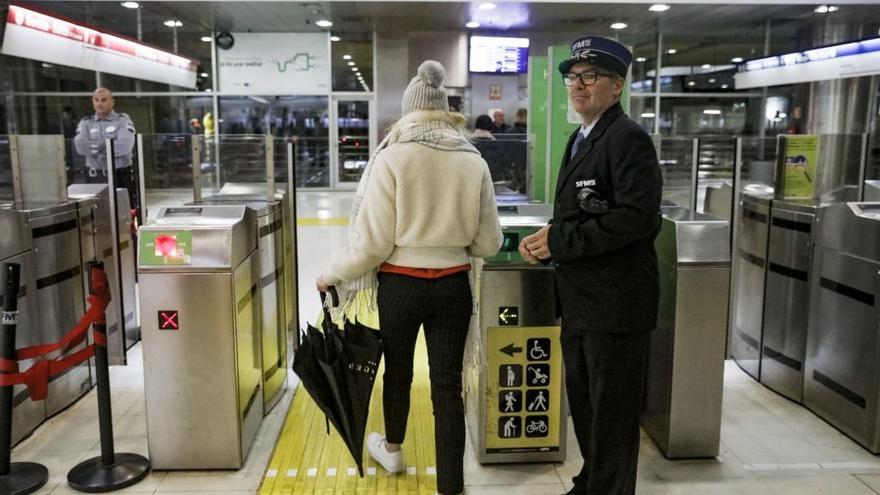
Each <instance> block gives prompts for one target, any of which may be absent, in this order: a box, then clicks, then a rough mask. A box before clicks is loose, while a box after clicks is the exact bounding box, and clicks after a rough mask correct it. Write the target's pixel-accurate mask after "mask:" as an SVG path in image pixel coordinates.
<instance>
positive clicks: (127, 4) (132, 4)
mask: <svg viewBox="0 0 880 495" xmlns="http://www.w3.org/2000/svg"><path fill="white" fill-rule="evenodd" d="M120 5H122V6H123V7H125V8H127V9H136V8H138V7H140V4H139V3H137V2H122V3H121V4H120Z"/></svg>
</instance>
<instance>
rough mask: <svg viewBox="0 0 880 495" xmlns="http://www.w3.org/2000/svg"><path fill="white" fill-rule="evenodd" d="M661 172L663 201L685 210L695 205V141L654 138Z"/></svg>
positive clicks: (679, 138)
mask: <svg viewBox="0 0 880 495" xmlns="http://www.w3.org/2000/svg"><path fill="white" fill-rule="evenodd" d="M654 144H655V145H656V146H657V151H658V160H659V162H660V171H661V172H662V174H663V194H662V199H663V200H665V201H668V202H670V203H674V204H676V205H678V206H682V207H684V208H691V207H692V205H693V170H694V139H693V138H686V137H660V136H655V137H654Z"/></svg>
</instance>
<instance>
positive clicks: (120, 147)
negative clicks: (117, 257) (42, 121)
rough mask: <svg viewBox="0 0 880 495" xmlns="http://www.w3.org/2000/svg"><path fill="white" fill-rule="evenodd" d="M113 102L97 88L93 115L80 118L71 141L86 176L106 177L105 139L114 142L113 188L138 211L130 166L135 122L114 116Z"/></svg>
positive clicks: (101, 89) (107, 94)
mask: <svg viewBox="0 0 880 495" xmlns="http://www.w3.org/2000/svg"><path fill="white" fill-rule="evenodd" d="M115 104H116V101H115V100H114V99H113V94H112V93H111V92H110V90H109V89H107V88H98V89H96V90H95V92H94V93H93V94H92V106H93V107H94V108H95V114H94V115H90V116H88V117H83V119H82V120H80V121H79V125H78V126H77V128H76V137H74V138H73V143H74V146H75V147H76V151H77V153H79V154H80V155H82V156H84V157H85V159H86V166H87V167H88V168H89V176H90V177H97V176H98V174H104V175H105V176H106V170H107V151H106V150H105V149H104V148H105V146H106V140H107V139H114V140H115V143H114V153H113V154H114V156H115V166H116V187H124V188H125V189H126V190H128V199H129V202H130V205H131V208H133V209H138V208H139V205H140V201H139V196H140V191H139V187H138V180H137V174H136V172H135V168H134V167H133V166H132V160H131V151H132V149H133V148H134V135H135V130H134V123H132V121H131V119H130V118H129V117H128V115H126V114H124V113H116V112H114V111H113V106H114V105H115Z"/></svg>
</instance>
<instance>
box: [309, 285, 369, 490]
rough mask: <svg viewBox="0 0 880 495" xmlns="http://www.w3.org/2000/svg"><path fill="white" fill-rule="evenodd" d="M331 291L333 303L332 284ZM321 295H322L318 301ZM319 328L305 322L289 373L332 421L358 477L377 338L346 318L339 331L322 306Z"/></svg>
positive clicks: (361, 468) (325, 307) (361, 461)
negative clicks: (321, 320)
mask: <svg viewBox="0 0 880 495" xmlns="http://www.w3.org/2000/svg"><path fill="white" fill-rule="evenodd" d="M331 295H332V297H333V301H334V305H337V304H338V300H337V296H336V292H335V290H334V289H333V288H331ZM325 298H326V296H325V295H324V294H323V293H322V294H321V301H322V303H323V302H325ZM321 326H322V327H323V330H324V332H323V333H322V332H321V331H319V330H318V329H317V328H315V327H313V326H311V325H309V326H308V327H307V328H306V331H305V332H304V333H305V335H303V336H302V341H301V344H300V347H299V348H298V349H297V351H296V354H295V356H294V359H293V371H294V372H295V373H296V374H297V376H299V378H300V380H301V381H302V384H303V386H304V387H305V388H306V391H308V392H309V395H311V396H312V399H313V400H314V401H315V403H317V404H318V407H319V408H320V409H321V411H323V412H324V415H325V416H326V417H327V421H328V423H333V426H334V427H335V428H336V431H337V432H339V435H340V436H341V437H342V440H343V442H345V446H346V447H348V450H349V452H351V455H352V457H353V458H354V460H355V462H356V463H357V467H358V473H360V475H361V476H363V475H364V468H363V450H364V434H365V433H366V431H365V430H366V425H367V416H368V415H369V411H370V396H371V395H372V393H373V384H374V383H375V381H376V370H377V369H378V367H379V360H380V359H381V357H382V342H381V340H380V339H379V332H378V331H376V330H374V329H372V328H369V327H366V326H364V325H361V324H360V323H357V322H355V323H351V322H349V321H346V323H345V330H344V331H342V330H340V328H339V327H338V326H337V325H335V324H334V323H333V321H332V318H331V316H330V311H329V310H328V309H327V306H326V304H325V305H324V320H323V322H322V325H321ZM328 431H329V425H328Z"/></svg>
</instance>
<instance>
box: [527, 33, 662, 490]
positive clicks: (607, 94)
mask: <svg viewBox="0 0 880 495" xmlns="http://www.w3.org/2000/svg"><path fill="white" fill-rule="evenodd" d="M631 61H632V53H630V51H629V50H627V49H626V48H625V47H624V46H622V45H620V44H619V43H617V42H616V41H612V40H609V39H605V38H600V37H594V36H591V37H585V38H581V39H579V40H577V41H575V42H574V43H572V45H571V58H570V59H568V60H565V61H563V62H562V63H561V64H559V71H560V72H561V73H562V78H563V81H564V82H565V86H566V87H567V88H568V95H569V99H570V101H571V105H572V107H573V108H574V109H575V110H576V111H577V113H578V114H580V117H581V119H582V122H583V124H582V125H581V127H580V128H579V129H577V130H575V131H574V132H573V133H572V134H571V136H570V137H569V140H568V144H567V146H566V148H565V155H564V157H563V162H562V168H561V170H560V172H559V178H558V181H557V186H556V200H555V205H554V210H553V220H552V221H551V223H550V224H549V225H547V226H545V227H543V228H542V229H541V230H539V231H538V232H536V233H535V234H533V235H531V236H528V237H526V238H524V239H523V241H522V242H521V243H520V246H519V250H520V253H521V254H522V255H523V257H524V258H526V259H527V260H528V261H529V262H532V263H537V262H539V260H540V261H545V262H547V260H551V259H552V262H553V264H554V265H555V268H556V291H557V298H558V305H559V308H560V310H561V316H562V335H561V340H562V349H563V359H564V361H565V372H566V387H567V392H568V401H569V404H570V409H571V416H572V421H573V423H574V429H575V434H576V435H577V439H578V444H579V445H580V450H581V454H582V456H583V459H584V466H583V468H582V469H581V471H580V473H579V474H578V475H577V476H575V477H574V479H573V481H574V488H573V489H572V490H571V491H570V492H568V493H570V494H584V493H589V494H591V495H592V494H602V495H632V494H633V493H635V487H636V466H637V463H638V450H639V412H640V410H641V406H642V401H643V395H644V379H645V373H646V361H647V356H648V338H649V333H650V331H651V330H652V329H653V328H654V327H655V325H656V320H657V305H658V297H659V290H660V289H659V282H658V272H657V256H656V253H655V252H654V238H655V237H656V236H657V233H658V231H659V229H660V190H661V186H662V179H661V175H660V168H659V164H658V162H657V154H656V151H655V150H654V145H653V143H652V142H651V139H650V137H649V136H648V134H647V133H645V131H644V130H643V129H642V128H641V127H639V125H638V124H636V123H635V122H633V121H632V120H631V119H630V118H629V117H627V116H626V115H625V114H624V113H623V108H622V107H621V106H620V101H619V100H620V95H621V93H622V92H623V87H624V84H625V77H626V74H627V71H628V68H629V64H630V63H631Z"/></svg>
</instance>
